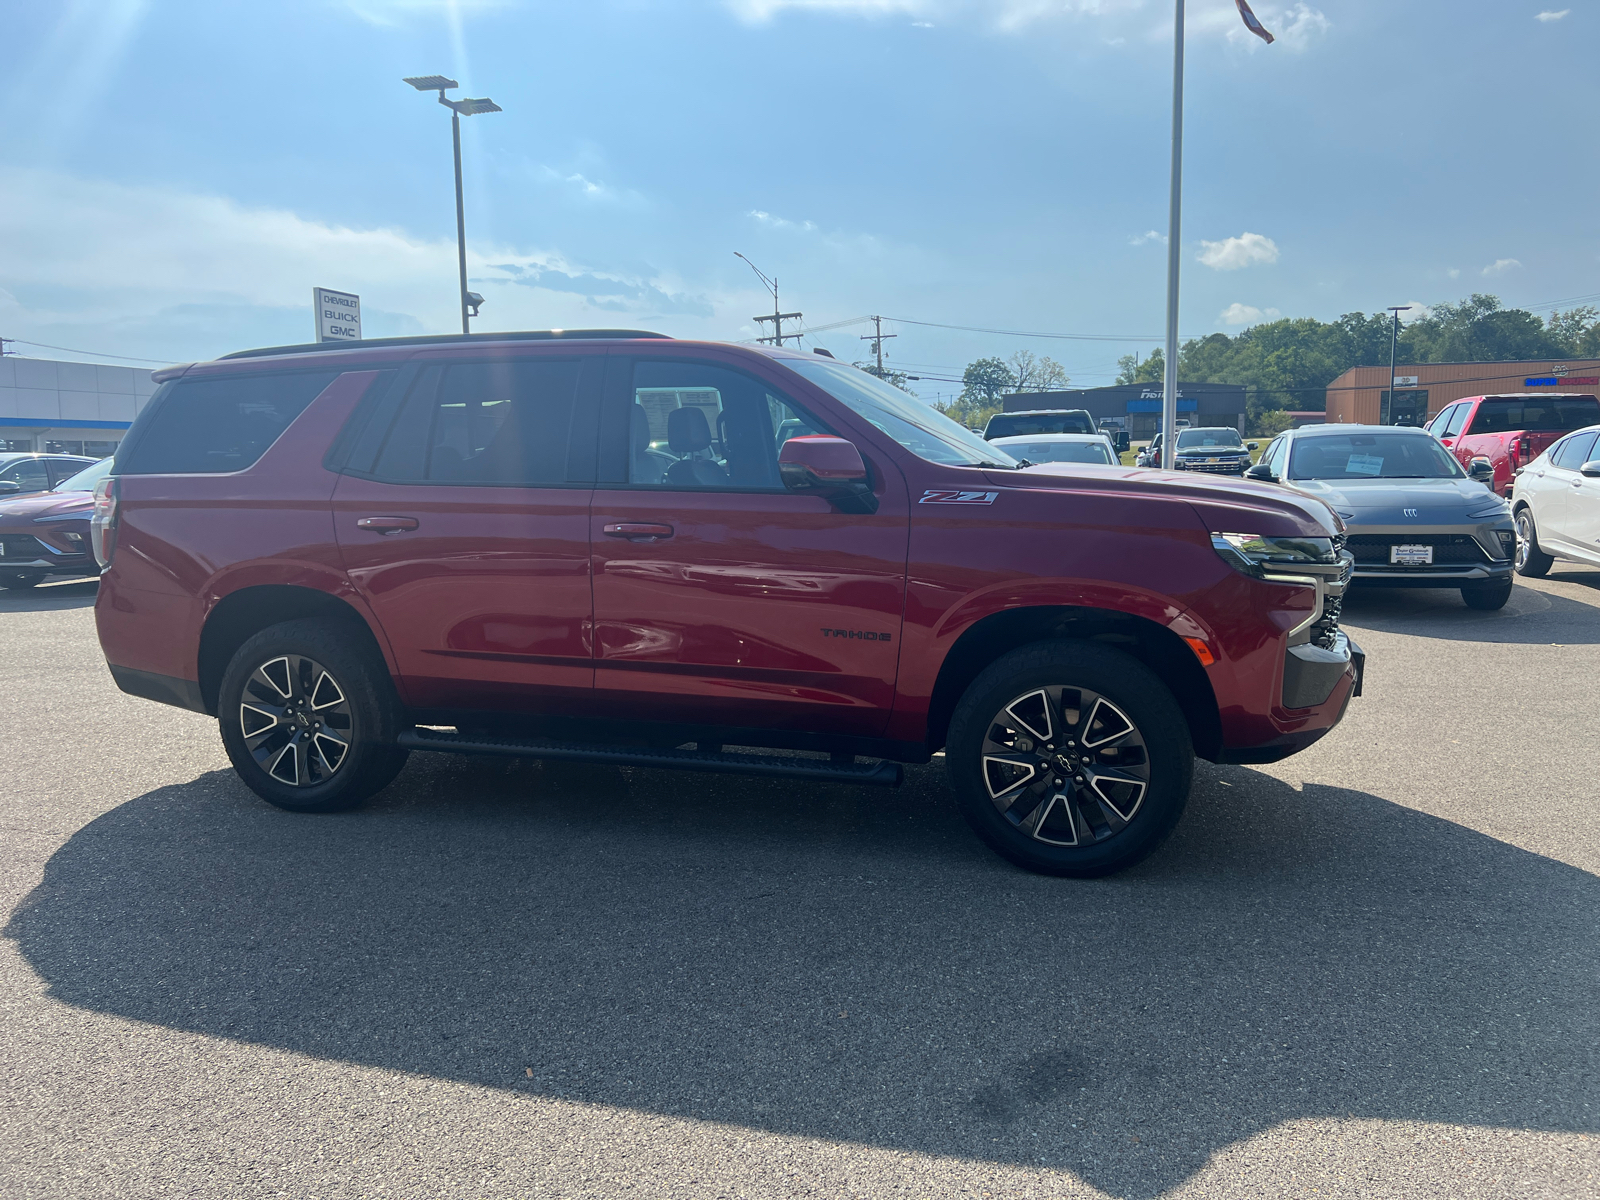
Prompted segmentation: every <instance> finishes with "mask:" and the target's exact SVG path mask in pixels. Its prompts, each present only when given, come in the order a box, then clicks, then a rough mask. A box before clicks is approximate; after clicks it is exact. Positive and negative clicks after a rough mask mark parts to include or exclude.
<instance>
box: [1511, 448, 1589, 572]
mask: <svg viewBox="0 0 1600 1200" xmlns="http://www.w3.org/2000/svg"><path fill="white" fill-rule="evenodd" d="M1597 439H1600V425H1590V426H1589V427H1588V428H1587V429H1579V430H1577V431H1575V432H1573V433H1569V434H1567V436H1566V437H1564V438H1562V439H1561V440H1560V441H1559V442H1557V443H1556V444H1555V445H1553V446H1551V447H1550V449H1548V450H1546V451H1545V452H1544V453H1543V454H1541V455H1539V457H1538V458H1536V459H1534V460H1533V461H1532V462H1531V463H1529V464H1528V465H1527V466H1526V467H1523V468H1522V470H1520V471H1518V472H1517V476H1516V479H1515V480H1514V481H1513V484H1512V493H1511V514H1512V517H1513V519H1514V520H1515V521H1516V523H1517V574H1519V575H1543V574H1544V573H1545V572H1546V571H1548V570H1549V569H1550V566H1551V564H1552V563H1553V562H1554V561H1555V559H1557V558H1571V559H1576V560H1577V561H1579V562H1585V563H1590V564H1592V565H1594V566H1600V447H1596V445H1595V443H1596V440H1597Z"/></svg>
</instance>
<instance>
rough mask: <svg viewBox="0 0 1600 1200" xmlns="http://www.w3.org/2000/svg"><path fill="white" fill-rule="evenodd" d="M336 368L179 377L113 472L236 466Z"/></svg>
mask: <svg viewBox="0 0 1600 1200" xmlns="http://www.w3.org/2000/svg"><path fill="white" fill-rule="evenodd" d="M338 376H339V372H338V371H298V372H295V373H293V374H284V375H233V376H228V377H226V378H219V379H194V380H179V381H178V382H177V383H176V384H175V385H174V386H173V387H172V389H171V390H170V391H169V392H167V393H166V395H165V396H163V397H162V398H161V403H160V407H159V408H157V409H156V410H155V411H154V412H153V413H151V416H150V422H149V424H148V425H146V426H145V427H144V428H143V429H142V430H141V431H140V434H139V438H138V441H137V443H136V444H135V445H133V446H132V447H131V448H130V449H129V450H128V451H127V452H126V453H124V454H122V455H120V456H119V460H118V463H117V474H119V475H190V474H208V473H213V472H220V471H242V470H244V469H245V468H246V467H248V466H250V465H251V464H252V463H254V462H255V461H256V460H257V459H259V458H260V457H261V456H262V455H263V454H265V453H266V450H267V447H268V446H270V445H272V443H273V442H275V441H277V440H278V435H279V434H281V433H282V432H283V431H284V430H285V429H287V428H288V427H289V422H291V421H293V420H294V419H295V418H296V417H298V416H299V415H300V414H301V413H302V412H304V411H305V408H306V405H308V404H310V403H311V402H312V401H313V400H315V399H316V398H317V396H318V395H319V394H320V393H321V392H322V390H323V389H324V388H325V387H327V386H328V385H329V384H330V383H332V382H333V381H334V380H335V379H336V378H338Z"/></svg>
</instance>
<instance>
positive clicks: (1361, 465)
mask: <svg viewBox="0 0 1600 1200" xmlns="http://www.w3.org/2000/svg"><path fill="white" fill-rule="evenodd" d="M1344 469H1345V474H1347V475H1382V474H1383V459H1382V458H1379V457H1378V456H1377V455H1375V454H1352V455H1351V456H1350V461H1349V462H1347V463H1345V465H1344Z"/></svg>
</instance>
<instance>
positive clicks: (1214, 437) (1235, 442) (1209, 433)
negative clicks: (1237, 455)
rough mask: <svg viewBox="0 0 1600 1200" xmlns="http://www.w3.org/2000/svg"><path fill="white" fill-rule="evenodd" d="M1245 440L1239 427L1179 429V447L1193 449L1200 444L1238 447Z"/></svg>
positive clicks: (1180, 448)
mask: <svg viewBox="0 0 1600 1200" xmlns="http://www.w3.org/2000/svg"><path fill="white" fill-rule="evenodd" d="M1243 445H1244V442H1243V441H1242V440H1241V439H1240V437H1239V431H1238V430H1237V429H1182V430H1179V431H1178V449H1179V450H1193V449H1195V448H1196V447H1199V446H1223V447H1229V448H1238V447H1240V446H1243Z"/></svg>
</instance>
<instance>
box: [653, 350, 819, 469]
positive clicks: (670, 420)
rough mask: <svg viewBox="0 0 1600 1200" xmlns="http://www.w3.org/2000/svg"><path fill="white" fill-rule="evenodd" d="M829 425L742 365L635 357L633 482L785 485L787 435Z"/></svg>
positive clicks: (795, 434) (807, 431)
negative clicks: (781, 469)
mask: <svg viewBox="0 0 1600 1200" xmlns="http://www.w3.org/2000/svg"><path fill="white" fill-rule="evenodd" d="M825 432H827V431H826V430H825V429H823V428H822V426H821V425H819V424H818V423H817V422H816V421H814V420H813V419H812V418H811V417H810V416H809V415H807V414H806V413H805V412H803V411H802V410H801V409H799V408H797V407H796V406H795V405H794V403H793V402H792V401H790V400H789V399H788V398H787V397H784V396H780V395H778V394H777V393H775V392H774V391H773V390H772V389H771V388H769V387H768V386H767V385H766V384H764V383H761V382H760V381H759V380H756V379H753V378H751V377H750V376H748V375H744V374H741V373H740V372H738V371H730V370H727V369H726V368H724V367H714V366H711V365H709V364H706V363H693V362H641V363H635V364H634V368H633V399H632V405H631V408H630V411H629V414H628V439H629V440H628V482H629V483H630V484H633V485H635V486H637V487H660V488H687V489H690V490H694V491H710V490H723V489H732V490H741V489H743V490H751V489H765V488H779V487H782V486H783V481H782V479H781V478H780V477H779V475H778V454H779V452H780V450H781V449H782V447H783V443H784V442H786V441H788V440H789V439H790V438H792V437H800V436H802V435H805V434H815V433H825Z"/></svg>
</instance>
